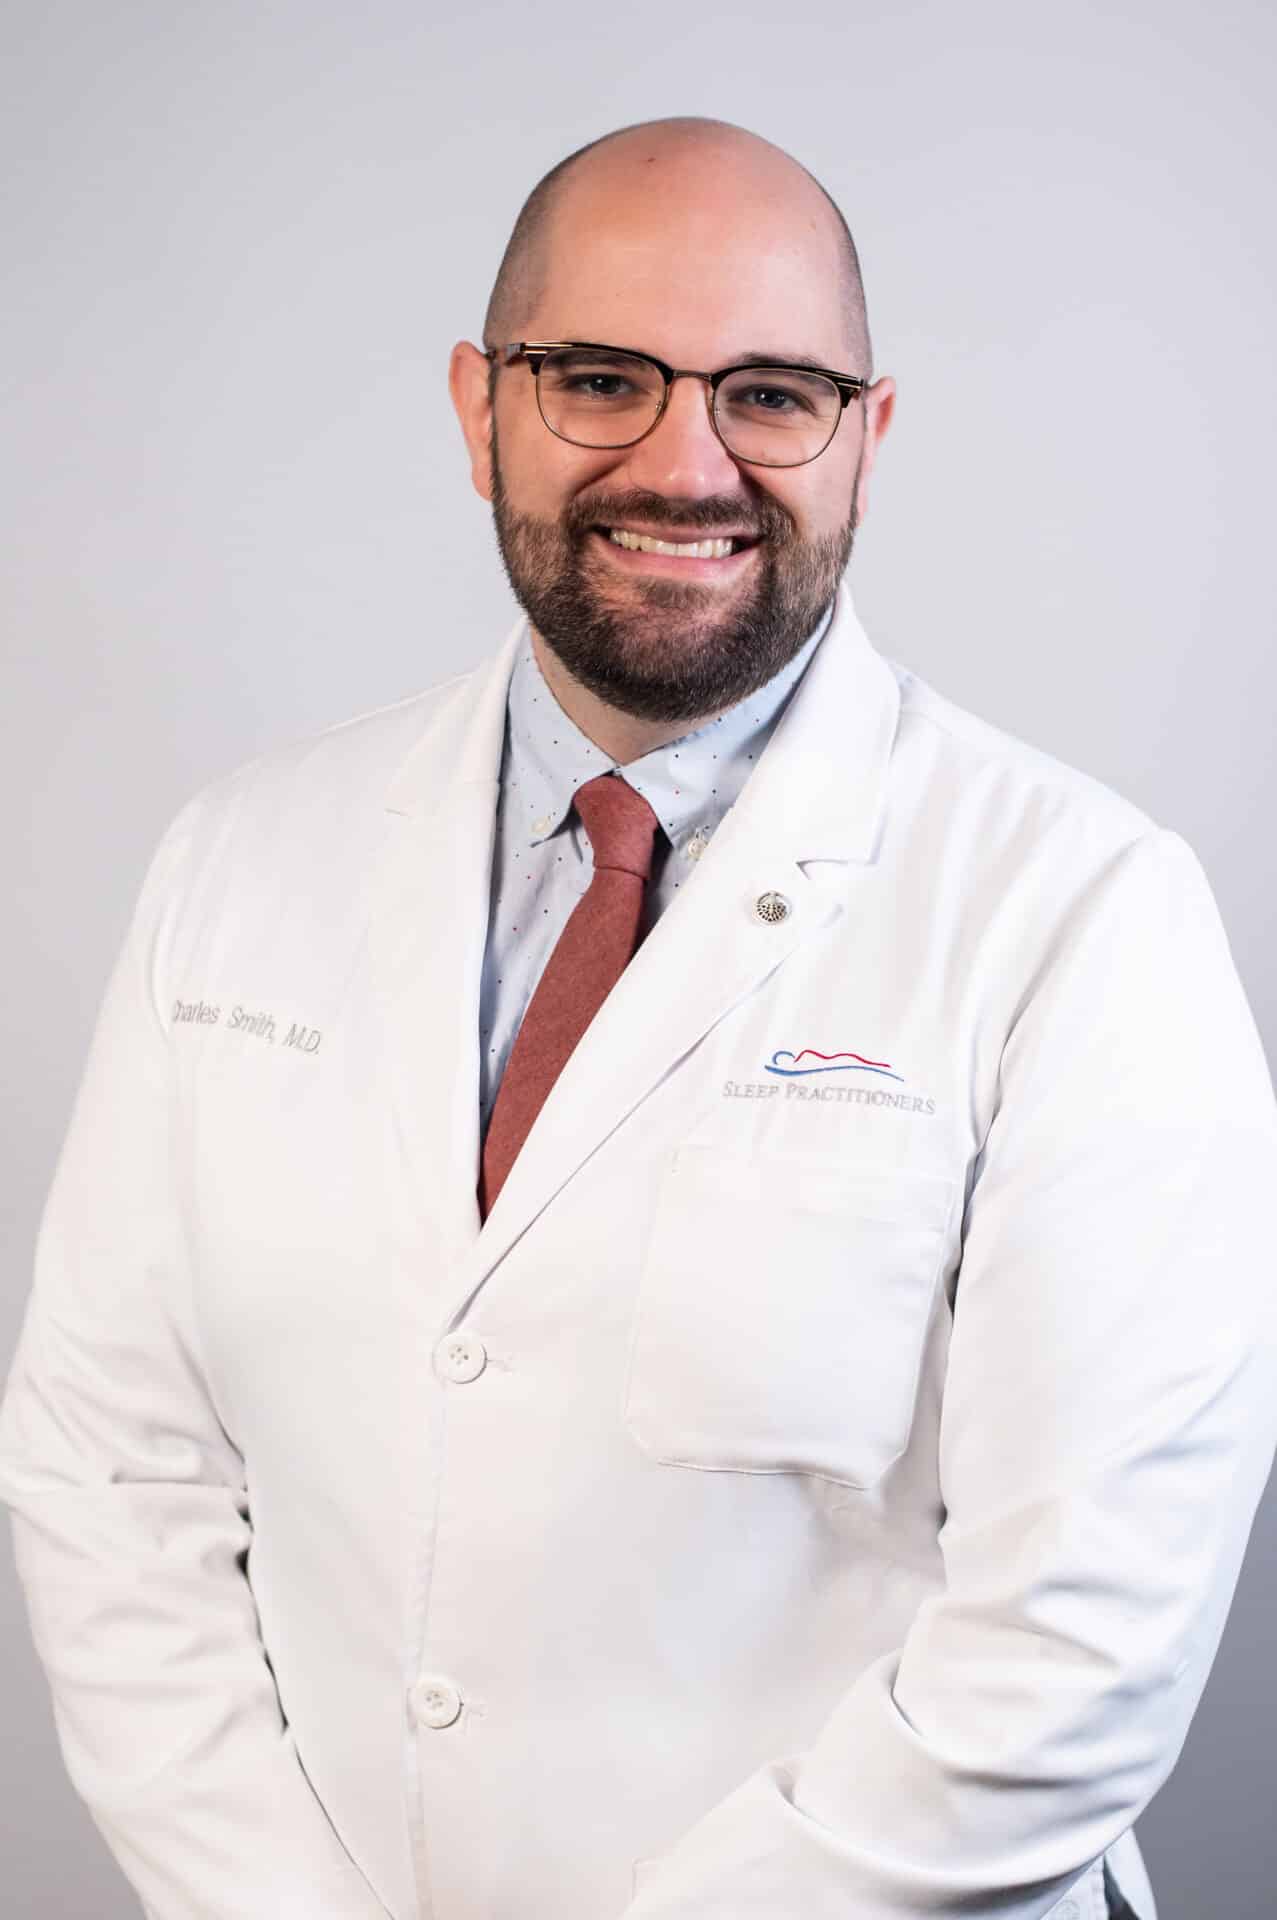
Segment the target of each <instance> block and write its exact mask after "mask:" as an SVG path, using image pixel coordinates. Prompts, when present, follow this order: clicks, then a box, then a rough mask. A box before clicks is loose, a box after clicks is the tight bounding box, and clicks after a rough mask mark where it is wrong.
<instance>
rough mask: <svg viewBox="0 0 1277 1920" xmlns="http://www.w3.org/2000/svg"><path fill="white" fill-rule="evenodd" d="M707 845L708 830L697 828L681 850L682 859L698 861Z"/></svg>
mask: <svg viewBox="0 0 1277 1920" xmlns="http://www.w3.org/2000/svg"><path fill="white" fill-rule="evenodd" d="M708 845H709V829H708V828H707V827H697V829H696V831H695V833H694V834H693V835H692V837H691V839H690V840H689V841H688V843H687V845H686V846H685V847H684V848H683V857H684V859H685V860H699V859H700V857H701V855H702V854H703V853H704V851H705V849H706V847H707V846H708Z"/></svg>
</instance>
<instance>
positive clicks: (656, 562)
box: [590, 527, 761, 580]
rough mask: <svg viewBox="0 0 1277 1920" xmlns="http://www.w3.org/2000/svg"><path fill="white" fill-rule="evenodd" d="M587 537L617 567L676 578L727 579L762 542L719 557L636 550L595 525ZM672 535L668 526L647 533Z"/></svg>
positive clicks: (657, 537)
mask: <svg viewBox="0 0 1277 1920" xmlns="http://www.w3.org/2000/svg"><path fill="white" fill-rule="evenodd" d="M619 531H621V532H624V533H629V532H637V531H638V529H637V528H629V527H624V528H621V529H619ZM590 537H591V539H592V540H593V541H594V543H595V544H596V545H597V546H600V547H604V548H606V550H607V556H608V559H609V560H610V561H611V562H612V564H613V565H614V566H617V567H620V568H621V569H623V571H625V572H626V573H656V574H665V575H666V576H667V577H668V578H670V579H675V580H720V579H726V578H727V577H728V576H729V575H731V574H735V573H738V572H739V571H740V570H741V569H742V568H743V567H744V566H746V565H747V563H748V562H749V561H750V560H751V559H752V557H753V555H754V554H755V553H757V551H758V548H759V546H760V544H761V542H758V541H755V544H754V545H753V546H752V547H738V548H737V550H736V552H735V553H726V554H724V555H723V557H722V559H721V560H714V559H704V560H702V559H693V558H692V557H691V556H686V557H685V556H683V555H680V554H675V553H643V552H641V551H638V552H636V551H635V550H634V549H632V548H630V547H618V546H617V544H616V541H615V540H610V539H609V538H608V536H607V534H605V533H600V532H599V530H598V528H597V527H592V528H591V529H590ZM675 537H676V536H673V535H671V534H670V532H669V530H668V529H663V530H662V531H661V532H660V533H654V534H649V535H648V538H649V539H652V540H669V539H672V538H675ZM690 537H691V538H692V539H698V540H711V539H719V540H726V539H729V538H731V537H733V536H730V535H728V534H707V533H700V534H693V535H691V536H690Z"/></svg>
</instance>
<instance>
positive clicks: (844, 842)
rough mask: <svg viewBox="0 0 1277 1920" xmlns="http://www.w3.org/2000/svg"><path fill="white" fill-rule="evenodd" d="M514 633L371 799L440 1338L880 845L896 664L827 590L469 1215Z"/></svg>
mask: <svg viewBox="0 0 1277 1920" xmlns="http://www.w3.org/2000/svg"><path fill="white" fill-rule="evenodd" d="M524 633H525V622H524V620H523V619H522V618H521V619H520V620H519V621H518V622H517V623H516V624H515V626H514V628H513V629H512V630H511V632H510V633H509V634H508V635H507V637H506V639H505V641H504V643H503V644H502V646H501V647H500V649H499V650H498V651H497V652H496V654H495V655H494V656H492V657H491V658H490V660H489V661H488V662H486V663H484V664H482V665H481V666H480V667H479V668H477V669H476V670H475V671H474V672H473V673H472V674H469V675H466V676H463V677H461V678H460V679H458V680H456V681H454V682H453V683H451V685H450V686H449V687H445V688H444V689H442V690H441V697H439V698H438V700H437V704H436V705H435V707H434V711H433V713H432V715H431V718H430V720H429V722H428V723H427V725H426V726H425V727H424V728H423V731H422V734H421V736H420V738H419V739H418V741H417V742H416V744H415V745H414V747H413V749H412V750H411V751H410V753H409V754H408V756H407V757H406V759H405V760H404V761H403V762H402V763H401V765H400V766H399V767H398V768H397V769H396V771H395V773H394V775H393V777H392V778H391V781H390V783H389V787H388V790H387V793H386V796H385V804H386V809H387V813H386V819H387V829H388V838H387V841H386V844H385V848H384V853H383V858H382V860H381V862H380V865H379V870H378V874H377V876H376V884H375V891H374V925H373V948H374V955H375V959H376V964H377V967H378V982H379V992H380V993H381V995H382V1001H383V1008H384V1018H385V1020H386V1021H387V1023H388V1026H389V1030H390V1031H391V1032H392V1033H393V1034H394V1036H395V1042H394V1046H393V1048H392V1060H393V1066H392V1076H393V1085H392V1100H393V1102H394V1108H395V1112H394V1116H393V1118H394V1123H395V1125H394V1138H395V1139H396V1141H397V1142H398V1144H399V1148H400V1150H401V1151H402V1153H403V1154H404V1156H405V1159H406V1162H407V1173H408V1177H409V1182H410V1185H411V1186H412V1187H413V1190H414V1191H415V1192H416V1193H417V1195H418V1197H419V1206H420V1210H421V1225H422V1230H423V1233H429V1235H430V1236H431V1237H435V1236H438V1235H439V1234H442V1235H443V1237H444V1241H445V1247H446V1251H447V1253H448V1255H449V1256H450V1265H451V1270H452V1271H453V1273H454V1274H455V1276H456V1291H455V1296H454V1298H453V1301H452V1307H451V1315H450V1318H449V1320H448V1323H447V1326H446V1327H444V1328H441V1329H440V1331H441V1332H444V1331H448V1330H450V1328H451V1327H452V1325H454V1324H455V1323H456V1321H458V1320H459V1319H460V1318H461V1317H462V1316H463V1314H464V1312H465V1310H466V1308H467V1306H468V1304H469V1302H470V1300H471V1298H472V1297H473V1295H474V1293H475V1291H476V1290H477V1289H478V1288H479V1287H480V1286H482V1285H483V1283H484V1281H485V1280H486V1279H487V1278H488V1276H489V1275H490V1274H491V1273H492V1272H493V1271H494V1269H495V1268H496V1267H497V1266H498V1264H499V1263H500V1261H501V1260H502V1259H503V1258H504V1255H505V1254H506V1253H507V1252H508V1251H509V1249H510V1248H511V1246H512V1245H513V1244H514V1242H515V1241H516V1240H517V1239H518V1238H519V1237H520V1236H521V1234H522V1233H523V1232H524V1231H526V1229H527V1228H528V1227H529V1226H530V1225H531V1224H532V1222H533V1220H534V1219H535V1218H536V1216H537V1214H539V1213H540V1212H541V1211H542V1209H543V1208H544V1207H545V1206H547V1205H548V1204H550V1203H551V1202H552V1200H553V1198H554V1196H555V1194H556V1193H557V1192H558V1191H559V1190H560V1188H561V1187H562V1186H563V1185H564V1184H565V1183H566V1182H567V1181H568V1180H569V1179H570V1178H571V1177H572V1175H573V1174H574V1173H575V1172H576V1171H577V1169H578V1168H579V1167H580V1166H581V1165H582V1164H583V1162H584V1161H585V1160H586V1159H588V1158H589V1156H590V1154H591V1153H592V1152H593V1151H594V1150H595V1149H596V1148H597V1147H598V1146H599V1145H600V1144H601V1143H602V1142H603V1141H604V1140H605V1139H606V1138H607V1136H608V1135H609V1134H610V1133H611V1132H612V1131H613V1130H614V1129H615V1128H616V1127H617V1126H618V1125H620V1124H621V1122H622V1121H623V1120H624V1119H625V1117H626V1115H627V1114H628V1113H629V1112H631V1111H632V1109H633V1108H634V1107H635V1106H636V1105H637V1104H638V1103H639V1102H640V1101H641V1100H642V1099H643V1098H645V1097H646V1095H647V1094H648V1093H650V1092H651V1090H652V1089H653V1088H654V1087H655V1086H656V1085H658V1084H659V1083H660V1081H661V1080H662V1079H663V1078H664V1077H665V1075H666V1074H667V1073H668V1072H669V1071H670V1070H671V1068H672V1067H673V1066H674V1064H675V1063H676V1062H677V1061H678V1060H679V1059H680V1058H682V1057H683V1056H684V1055H686V1054H687V1053H688V1052H689V1051H690V1050H691V1049H692V1048H693V1047H695V1045H696V1044H697V1043H698V1041H699V1040H700V1039H701V1038H703V1036H704V1034H705V1033H707V1032H708V1031H709V1030H710V1028H711V1027H713V1026H714V1025H715V1024H716V1023H717V1022H718V1021H719V1020H720V1019H721V1018H722V1017H723V1016H724V1015H725V1014H726V1013H728V1012H729V1011H730V1010H731V1008H732V1007H733V1006H735V1005H737V1004H738V1003H739V1002H740V1001H741V1000H742V999H744V998H745V997H746V996H747V995H748V994H750V993H751V992H753V991H754V990H755V989H756V988H757V986H758V985H759V984H760V983H761V982H762V981H763V980H764V979H766V978H768V977H769V976H771V975H772V974H773V973H774V971H775V970H776V968H777V967H778V966H779V965H782V964H783V963H784V961H785V960H786V959H787V958H788V956H789V955H790V954H791V953H792V952H793V951H794V950H795V949H796V948H797V947H799V946H800V945H801V944H802V943H803V942H804V941H806V940H808V939H810V938H812V937H813V935H815V934H816V933H818V932H820V931H821V930H822V929H824V928H825V927H827V926H829V925H830V923H831V922H832V921H833V920H835V919H837V918H838V917H839V916H840V915H841V914H842V913H843V912H844V911H845V910H846V906H847V899H848V893H849V886H848V878H849V874H850V875H854V873H855V871H856V870H857V869H858V868H860V867H861V866H863V865H865V864H866V863H869V862H871V861H872V860H873V858H874V856H875V853H876V849H877V846H878V842H879V837H880V834H881V830H882V826H883V820H884V813H885V806H886V796H887V786H888V769H889V764H890V758H891V751H892V746H893V743H894V740H895V733H896V725H897V720H898V717H899V708H900V694H899V688H898V685H897V682H896V677H895V674H894V672H893V670H892V668H891V666H890V665H889V663H888V662H887V661H886V660H885V659H884V658H883V657H882V655H881V654H879V653H878V652H877V651H876V650H875V649H874V648H873V647H872V646H871V644H870V642H869V640H868V638H867V637H866V635H865V632H864V630H863V628H862V627H861V625H860V622H859V620H858V619H857V617H856V614H855V610H854V608H853V605H852V601H851V595H850V591H849V589H848V587H847V583H846V581H845V580H844V581H843V582H842V583H841V584H840V586H839V589H838V596H837V602H836V605H835V608H834V614H833V618H832V620H831V622H830V625H829V628H828V631H827V632H826V633H825V635H824V637H823V639H822V641H821V643H820V645H819V646H818V647H817V649H816V651H815V653H814V655H813V656H812V659H811V662H810V664H809V666H808V668H807V670H806V672H805V673H804V675H803V677H802V679H801V681H800V682H799V684H798V687H797V689H796V690H795V693H794V695H793V698H792V699H791V701H790V702H789V705H788V706H787V707H786V709H785V712H784V713H783V714H782V716H781V719H780V721H779V722H778V724H777V726H776V728H775V731H774V732H773V734H772V736H771V738H770V740H769V741H768V743H767V746H766V749H765V750H764V752H763V755H762V757H761V759H760V760H759V762H758V765H757V766H756V768H755V769H754V771H753V773H752V774H751V775H750V778H749V780H748V781H747V782H746V784H745V786H744V788H743V790H742V792H741V794H740V797H739V798H738V800H737V801H736V803H735V805H734V806H733V807H732V808H731V809H730V811H729V813H728V814H727V817H726V818H725V819H724V821H723V822H722V824H721V826H720V827H719V829H718V831H717V832H716V834H715V835H714V838H713V840H712V841H711V842H710V843H709V846H708V848H707V850H706V852H705V854H704V856H703V857H702V858H701V860H700V861H699V862H698V864H697V867H696V870H695V874H694V877H693V880H692V881H689V883H688V884H687V885H686V886H684V887H683V888H682V889H681V890H680V892H679V894H678V895H677V896H676V898H675V899H674V900H673V901H672V902H671V904H670V905H669V907H668V908H667V909H666V911H665V912H664V913H663V914H662V916H661V918H660V920H659V921H658V922H657V923H656V925H655V927H653V929H652V931H651V933H650V934H649V935H648V937H647V938H646V939H645V940H644V942H643V944H642V945H641V946H640V948H639V950H638V952H637V953H636V954H635V956H634V958H633V959H632V960H631V962H630V964H629V966H628V967H627V968H626V970H625V972H624V974H623V975H622V976H621V979H620V980H619V981H618V982H617V984H616V986H615V987H614V988H613V990H612V992H611V993H610V994H609V996H608V998H607V1000H606V1001H605V1002H604V1004H603V1006H602V1007H601V1008H600V1010H599V1013H598V1014H597V1015H596V1017H595V1019H594V1021H593V1022H592V1024H591V1026H590V1028H589V1030H588V1032H587V1034H586V1035H585V1037H584V1038H583V1040H582V1041H581V1043H580V1044H579V1046H578V1047H577V1049H576V1051H575V1052H574V1053H573V1055H572V1057H571V1058H570V1059H569V1061H568V1062H567V1064H566V1066H565V1067H564V1069H563V1071H562V1073H561V1074H560V1075H559V1078H558V1080H557V1081H556V1083H555V1085H554V1087H553V1088H552V1089H551V1092H550V1094H549V1096H548V1098H547V1100H546V1102H545V1104H544V1106H543V1107H542V1109H541V1111H540V1113H539V1114H538V1116H537V1119H536V1121H535V1123H534V1125H533V1127H532V1130H531V1132H530V1133H529V1135H528V1137H527V1140H526V1141H525V1143H524V1146H523V1149H522V1151H521V1152H520V1154H519V1156H518V1158H517V1159H516V1161H515V1163H514V1166H513V1167H512V1168H511V1170H510V1173H509V1176H508V1177H507V1179H506V1182H505V1185H504V1186H503V1187H502V1189H501V1192H500V1194H499V1195H498V1197H497V1200H496V1202H495V1204H494V1206H493V1208H492V1210H491V1212H490V1213H489V1215H488V1217H487V1220H486V1221H485V1222H483V1223H482V1225H481V1222H480V1219H479V1211H478V1204H477V1200H476V1186H477V1181H478V1170H479V1151H480V1140H479V1110H478V1092H479V1059H478V1045H479V1038H478V1026H479V1020H478V998H479V982H480V974H481V969H482V961H483V948H484V940H485V936H486V930H487V915H488V901H489V885H490V874H491V863H492V850H493V841H494V835H495V825H496V808H497V795H498V782H499V777H500V766H501V752H502V745H503V741H504V731H505V713H506V698H507V692H508V688H509V682H510V675H511V672H512V670H513V667H514V661H515V658H516V656H517V650H518V647H519V645H520V643H521V641H522V639H523V637H524ZM806 863H815V869H814V871H813V872H811V873H808V872H807V871H806V870H805V866H806ZM831 863H832V864H831ZM768 892H775V893H779V894H781V895H783V896H784V897H785V900H786V901H787V903H788V912H787V914H786V915H785V917H784V918H783V919H782V920H780V921H779V922H771V923H768V922H766V921H764V920H763V919H761V918H760V917H759V915H758V913H757V911H756V905H755V903H756V901H757V900H758V898H759V897H760V896H761V895H763V894H764V893H768Z"/></svg>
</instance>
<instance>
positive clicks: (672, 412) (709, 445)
mask: <svg viewBox="0 0 1277 1920" xmlns="http://www.w3.org/2000/svg"><path fill="white" fill-rule="evenodd" d="M709 398H710V389H709V383H708V381H705V380H697V379H694V378H692V377H690V376H689V375H686V374H684V375H680V377H679V378H678V379H676V380H675V381H674V382H673V383H672V385H671V387H670V392H669V399H668V400H667V401H666V403H665V411H664V413H663V414H662V415H661V417H660V419H659V420H658V421H657V423H656V425H655V426H654V427H653V428H652V431H651V432H650V433H649V434H648V435H647V437H646V439H644V440H640V441H639V442H638V443H637V445H635V446H633V447H630V448H629V449H628V452H627V455H626V459H625V473H626V475H627V477H628V478H629V479H630V481H631V482H632V484H633V485H634V486H636V487H642V488H644V489H646V490H647V491H648V492H650V493H672V494H680V495H683V496H685V497H689V498H693V499H694V498H695V497H696V495H697V494H702V493H705V494H709V493H733V492H735V491H736V489H737V487H738V486H739V484H740V474H741V470H740V468H739V467H738V466H737V464H736V462H735V461H734V460H733V459H732V456H731V454H730V453H728V451H727V448H726V447H725V446H724V445H723V443H722V441H721V440H720V439H719V437H718V435H717V434H716V433H715V431H714V425H713V422H712V420H711V419H710V412H709Z"/></svg>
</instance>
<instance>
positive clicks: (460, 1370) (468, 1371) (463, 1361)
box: [435, 1333, 488, 1380]
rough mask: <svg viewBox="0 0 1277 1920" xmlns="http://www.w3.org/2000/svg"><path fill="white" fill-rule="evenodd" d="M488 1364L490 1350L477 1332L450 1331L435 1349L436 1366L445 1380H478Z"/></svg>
mask: <svg viewBox="0 0 1277 1920" xmlns="http://www.w3.org/2000/svg"><path fill="white" fill-rule="evenodd" d="M487 1364H488V1350H487V1348H486V1347H485V1346H484V1344H483V1342H482V1340H480V1338H479V1336H478V1335H477V1334H475V1333H450V1334H449V1335H448V1337H447V1339H446V1340H441V1341H440V1342H439V1345H438V1346H437V1347H436V1349H435V1366H436V1368H437V1370H438V1372H439V1373H441V1374H442V1375H443V1377H444V1379H445V1380H477V1379H478V1378H479V1375H480V1374H481V1373H482V1372H483V1369H484V1368H485V1367H486V1366H487Z"/></svg>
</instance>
